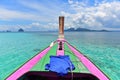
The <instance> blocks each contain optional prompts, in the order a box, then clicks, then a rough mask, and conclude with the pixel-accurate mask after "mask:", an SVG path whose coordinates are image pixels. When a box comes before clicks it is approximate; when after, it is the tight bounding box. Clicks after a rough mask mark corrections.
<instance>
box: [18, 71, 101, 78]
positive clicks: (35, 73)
mask: <svg viewBox="0 0 120 80" xmlns="http://www.w3.org/2000/svg"><path fill="white" fill-rule="evenodd" d="M17 80H99V79H98V78H97V77H95V76H94V75H92V74H89V73H73V75H72V74H71V73H68V74H67V75H65V76H58V75H57V74H56V73H55V72H46V71H42V72H41V71H30V72H27V73H25V74H24V75H23V76H21V77H20V78H19V79H17Z"/></svg>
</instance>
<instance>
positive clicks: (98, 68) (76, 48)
mask: <svg viewBox="0 0 120 80" xmlns="http://www.w3.org/2000/svg"><path fill="white" fill-rule="evenodd" d="M65 42H66V43H67V44H68V45H70V46H72V47H73V48H74V49H76V50H77V51H78V52H79V53H81V54H82V56H84V57H85V58H87V59H88V60H89V61H90V62H91V63H92V64H93V65H94V66H95V67H96V68H98V70H100V71H101V72H102V74H103V75H105V76H106V77H107V78H108V79H109V80H111V79H110V78H109V77H108V75H106V74H105V73H104V72H103V71H102V70H101V69H100V68H99V67H98V66H96V64H95V63H93V61H91V60H90V59H89V58H88V57H87V56H85V55H84V54H83V53H82V52H80V51H79V50H78V49H77V48H75V47H74V46H73V45H71V44H70V43H69V42H67V41H65ZM76 57H78V56H76ZM78 58H79V57H78ZM82 63H83V62H82ZM83 65H84V64H83ZM85 67H86V66H85ZM86 68H87V67H86ZM87 69H88V68H87Z"/></svg>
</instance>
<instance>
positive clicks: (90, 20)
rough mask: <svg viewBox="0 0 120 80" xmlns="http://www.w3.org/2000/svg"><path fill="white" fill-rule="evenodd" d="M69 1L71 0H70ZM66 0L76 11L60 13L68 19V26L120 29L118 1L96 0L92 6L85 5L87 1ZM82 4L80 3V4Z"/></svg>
mask: <svg viewBox="0 0 120 80" xmlns="http://www.w3.org/2000/svg"><path fill="white" fill-rule="evenodd" d="M70 1H71V0H70ZM70 1H69V0H68V2H69V3H70V5H71V8H72V9H73V10H74V11H76V13H74V14H71V13H68V12H64V11H63V12H62V13H61V14H62V15H65V16H66V17H67V20H68V19H69V22H68V23H67V24H69V25H70V26H69V27H83V28H90V29H108V30H111V29H113V30H118V29H120V15H119V14H120V2H119V1H112V2H107V1H103V2H101V3H98V1H97V0H96V2H95V4H96V5H93V6H87V4H86V3H87V2H86V3H84V2H77V3H76V2H73V1H72V2H70ZM80 4H82V5H80Z"/></svg>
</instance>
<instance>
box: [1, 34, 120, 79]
mask: <svg viewBox="0 0 120 80" xmlns="http://www.w3.org/2000/svg"><path fill="white" fill-rule="evenodd" d="M57 34H58V33H56V32H54V33H53V32H50V33H49V32H45V33H43V32H42V33H40V32H35V33H0V80H4V79H5V77H7V76H8V75H9V74H10V73H11V72H12V71H14V70H15V69H17V68H18V67H19V66H20V65H22V64H23V63H24V62H26V61H27V60H29V59H30V58H31V57H32V56H34V55H35V54H37V53H38V52H39V51H41V50H42V49H44V48H45V47H47V46H48V45H49V44H50V43H51V42H52V41H54V40H56V39H57ZM119 34H120V32H67V33H65V38H66V40H67V41H69V42H70V43H71V44H72V45H74V46H75V47H76V48H77V49H79V50H80V51H81V52H82V53H84V54H85V55H86V56H88V57H89V58H90V59H91V60H92V61H93V62H94V63H95V64H96V65H97V66H98V67H99V68H100V69H101V70H102V71H104V73H105V74H107V75H108V76H109V77H110V79H111V80H120V35H119Z"/></svg>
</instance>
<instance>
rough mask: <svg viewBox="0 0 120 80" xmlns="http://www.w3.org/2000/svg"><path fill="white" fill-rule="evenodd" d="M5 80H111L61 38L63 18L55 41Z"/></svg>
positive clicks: (60, 20) (60, 19)
mask: <svg viewBox="0 0 120 80" xmlns="http://www.w3.org/2000/svg"><path fill="white" fill-rule="evenodd" d="M6 80H110V79H109V78H108V77H107V75H105V74H104V73H103V72H102V71H101V70H100V69H99V68H98V67H97V66H96V65H95V64H94V63H93V62H92V61H91V60H90V59H89V58H88V57H86V56H85V55H83V54H82V53H81V52H80V51H79V50H77V49H76V48H75V47H73V46H72V45H71V44H70V43H69V42H67V40H65V38H64V16H60V17H59V36H58V39H57V40H56V41H54V42H52V43H51V44H50V46H48V47H47V48H45V49H44V50H42V51H41V52H39V53H38V54H37V55H35V56H34V57H32V58H31V59H30V60H28V61H27V62H26V63H25V64H23V65H22V66H21V67H20V68H18V69H17V70H16V71H14V72H13V73H12V74H11V75H9V76H8V77H7V78H6Z"/></svg>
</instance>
